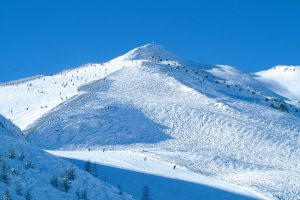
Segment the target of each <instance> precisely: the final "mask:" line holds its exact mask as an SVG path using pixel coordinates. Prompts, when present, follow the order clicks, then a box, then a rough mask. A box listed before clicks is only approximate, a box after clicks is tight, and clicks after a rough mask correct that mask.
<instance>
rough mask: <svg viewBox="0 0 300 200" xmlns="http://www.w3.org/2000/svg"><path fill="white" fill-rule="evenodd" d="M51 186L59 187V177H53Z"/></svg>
mask: <svg viewBox="0 0 300 200" xmlns="http://www.w3.org/2000/svg"><path fill="white" fill-rule="evenodd" d="M50 184H51V185H52V186H53V187H58V179H57V176H52V178H51V179H50Z"/></svg>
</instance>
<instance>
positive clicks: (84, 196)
mask: <svg viewBox="0 0 300 200" xmlns="http://www.w3.org/2000/svg"><path fill="white" fill-rule="evenodd" d="M82 199H83V200H88V196H87V192H86V189H84V190H83V191H82Z"/></svg>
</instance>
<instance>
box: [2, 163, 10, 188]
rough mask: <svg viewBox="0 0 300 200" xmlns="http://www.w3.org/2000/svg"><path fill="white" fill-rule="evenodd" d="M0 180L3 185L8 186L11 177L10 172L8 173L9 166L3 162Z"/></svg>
mask: <svg viewBox="0 0 300 200" xmlns="http://www.w3.org/2000/svg"><path fill="white" fill-rule="evenodd" d="M0 180H1V181H2V182H3V183H6V184H8V183H9V176H8V171H7V166H6V163H5V162H3V163H2V166H1V171H0Z"/></svg>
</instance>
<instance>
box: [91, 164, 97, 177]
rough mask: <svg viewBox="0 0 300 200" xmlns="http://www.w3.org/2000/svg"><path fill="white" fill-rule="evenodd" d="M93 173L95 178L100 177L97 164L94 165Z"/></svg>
mask: <svg viewBox="0 0 300 200" xmlns="http://www.w3.org/2000/svg"><path fill="white" fill-rule="evenodd" d="M91 171H92V172H91V173H92V175H93V176H95V177H97V176H98V171H97V164H96V163H93V165H92V169H91Z"/></svg>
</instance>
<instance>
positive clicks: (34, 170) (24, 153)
mask: <svg viewBox="0 0 300 200" xmlns="http://www.w3.org/2000/svg"><path fill="white" fill-rule="evenodd" d="M20 135H21V134H20V131H18V128H17V127H15V126H14V125H13V124H12V123H11V122H10V121H8V120H6V119H5V118H3V117H2V116H1V115H0V141H1V142H0V143H1V145H0V158H1V159H0V166H1V173H0V174H1V176H0V195H1V196H2V194H3V193H4V192H5V191H8V192H9V195H10V197H11V198H12V199H20V200H21V199H24V198H25V195H28V194H29V196H30V198H31V199H33V200H35V199H36V200H57V199H61V200H63V199H66V200H67V199H68V200H69V199H77V197H76V194H75V192H76V191H77V190H78V191H79V192H80V193H82V192H83V191H84V190H86V193H87V196H88V198H89V199H116V200H117V199H132V198H131V197H130V196H128V195H127V194H125V193H124V195H123V196H120V195H119V194H118V193H119V191H118V190H117V189H115V188H113V187H112V186H110V185H108V184H106V183H103V182H101V181H99V180H98V179H96V178H95V177H93V176H91V175H90V174H88V173H86V172H84V171H82V170H80V169H79V168H76V167H75V179H74V181H70V190H69V191H68V192H64V191H63V188H62V186H60V184H61V182H60V181H62V179H61V178H60V177H61V176H62V174H63V173H64V172H65V170H66V169H68V168H69V167H70V166H71V164H70V163H69V162H66V161H64V160H62V159H59V158H57V157H55V156H53V155H50V154H48V153H46V152H43V151H41V150H39V149H37V148H34V147H33V146H32V145H30V144H28V143H27V142H26V141H25V140H23V139H22V138H21V137H20ZM4 166H5V167H4ZM4 174H6V175H7V178H3V177H4V176H3V175H4ZM54 176H57V177H58V180H59V186H58V188H56V187H53V186H52V185H51V184H50V179H51V178H52V177H54ZM96 188H97V189H96Z"/></svg>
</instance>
